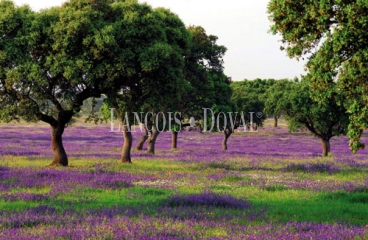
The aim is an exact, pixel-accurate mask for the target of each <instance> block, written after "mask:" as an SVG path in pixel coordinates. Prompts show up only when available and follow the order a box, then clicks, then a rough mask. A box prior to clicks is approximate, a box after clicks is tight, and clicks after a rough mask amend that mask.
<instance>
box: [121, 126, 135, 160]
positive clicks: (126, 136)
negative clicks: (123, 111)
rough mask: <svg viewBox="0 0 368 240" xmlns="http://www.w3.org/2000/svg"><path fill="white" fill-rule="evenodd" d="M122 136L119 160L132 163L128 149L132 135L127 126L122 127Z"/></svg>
mask: <svg viewBox="0 0 368 240" xmlns="http://www.w3.org/2000/svg"><path fill="white" fill-rule="evenodd" d="M123 136H124V144H123V148H122V149H121V162H122V163H132V159H131V157H130V151H131V149H132V144H133V136H132V133H131V132H130V131H128V126H124V127H123Z"/></svg>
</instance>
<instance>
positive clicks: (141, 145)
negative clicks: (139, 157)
mask: <svg viewBox="0 0 368 240" xmlns="http://www.w3.org/2000/svg"><path fill="white" fill-rule="evenodd" d="M144 131H145V134H144V135H142V136H141V139H140V140H139V142H138V144H137V150H143V145H144V143H145V142H146V141H147V139H148V136H149V132H148V129H147V127H146V126H144Z"/></svg>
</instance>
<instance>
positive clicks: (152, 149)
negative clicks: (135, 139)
mask: <svg viewBox="0 0 368 240" xmlns="http://www.w3.org/2000/svg"><path fill="white" fill-rule="evenodd" d="M159 134H160V132H159V131H158V130H157V129H154V130H153V131H152V134H151V136H150V137H149V138H148V141H147V144H148V146H147V153H150V154H155V143H156V139H157V137H158V135H159Z"/></svg>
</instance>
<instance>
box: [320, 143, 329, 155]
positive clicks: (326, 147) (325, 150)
mask: <svg viewBox="0 0 368 240" xmlns="http://www.w3.org/2000/svg"><path fill="white" fill-rule="evenodd" d="M321 142H322V157H327V156H328V153H329V152H330V139H324V138H321Z"/></svg>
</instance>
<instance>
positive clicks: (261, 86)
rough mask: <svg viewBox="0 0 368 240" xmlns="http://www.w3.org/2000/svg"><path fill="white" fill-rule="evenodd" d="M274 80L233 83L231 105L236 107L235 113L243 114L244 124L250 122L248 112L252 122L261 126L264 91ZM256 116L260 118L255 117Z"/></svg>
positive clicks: (263, 118) (264, 116)
mask: <svg viewBox="0 0 368 240" xmlns="http://www.w3.org/2000/svg"><path fill="white" fill-rule="evenodd" d="M273 82H274V80H261V79H255V80H251V81H249V80H246V79H245V80H243V81H241V82H233V83H232V84H231V88H232V89H233V94H232V96H231V101H232V103H234V104H235V106H236V111H237V112H239V113H241V112H244V117H245V121H246V123H249V121H250V114H249V113H250V112H253V113H254V115H253V122H254V123H257V125H258V126H262V123H263V121H264V120H265V119H266V115H265V114H264V112H263V110H264V104H265V103H264V94H265V92H266V90H267V89H268V88H269V86H271V85H272V84H273ZM257 113H261V114H262V115H258V116H261V117H257V116H256V115H257Z"/></svg>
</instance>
